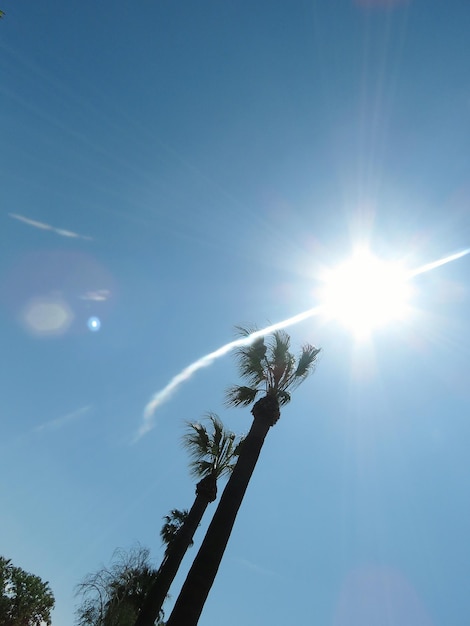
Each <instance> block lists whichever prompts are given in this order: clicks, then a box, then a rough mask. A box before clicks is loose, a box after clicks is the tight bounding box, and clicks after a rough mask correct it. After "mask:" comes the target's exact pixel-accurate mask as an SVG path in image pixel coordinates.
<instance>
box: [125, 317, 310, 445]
mask: <svg viewBox="0 0 470 626" xmlns="http://www.w3.org/2000/svg"><path fill="white" fill-rule="evenodd" d="M320 310H321V307H319V306H316V307H314V308H313V309H308V311H304V312H303V313H299V314H298V315H294V316H293V317H289V318H288V319H286V320H283V321H282V322H277V323H276V324H271V325H270V326H266V328H262V329H261V330H256V331H255V332H254V333H251V335H248V337H241V338H240V339H235V341H231V342H230V343H226V344H225V345H224V346H222V347H221V348H218V349H217V350H214V352H210V353H209V354H206V355H205V356H203V357H201V358H200V359H198V360H197V361H194V363H191V365H188V366H187V367H185V368H184V370H182V371H181V372H180V373H179V374H177V375H176V376H174V377H173V378H172V379H171V380H170V382H169V383H168V385H166V387H164V388H163V389H162V390H161V391H158V392H157V393H156V394H155V395H154V396H153V397H152V399H151V400H150V402H149V403H148V404H147V406H146V407H145V409H144V422H143V424H142V426H141V427H140V428H139V430H138V431H137V434H136V436H135V438H134V442H135V441H138V440H139V439H140V438H141V437H143V436H144V435H146V434H147V433H148V432H149V431H151V430H152V428H153V426H154V423H153V417H154V414H155V411H156V410H157V409H158V407H159V406H161V405H162V404H163V403H164V402H166V401H167V400H169V398H170V397H171V396H172V395H173V393H174V392H175V391H176V390H177V389H178V387H179V386H180V385H182V384H183V383H184V382H186V381H187V380H189V378H191V376H192V375H193V374H194V373H195V372H197V371H198V370H200V369H202V368H203V367H208V366H209V365H212V363H213V362H214V361H215V359H218V358H219V357H221V356H224V355H225V354H227V352H230V350H233V348H238V347H240V346H247V345H249V344H250V343H252V342H253V341H255V340H256V339H258V337H263V336H264V335H268V334H269V333H272V332H274V331H275V330H280V329H281V328H285V327H286V326H292V324H297V323H298V322H302V321H303V320H306V319H307V318H308V317H312V316H313V315H317V314H318V313H319V312H320Z"/></svg>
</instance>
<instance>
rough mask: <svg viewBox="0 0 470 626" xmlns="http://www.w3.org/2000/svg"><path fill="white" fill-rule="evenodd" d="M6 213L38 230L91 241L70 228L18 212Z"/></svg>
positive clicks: (91, 239) (91, 238) (90, 238)
mask: <svg viewBox="0 0 470 626" xmlns="http://www.w3.org/2000/svg"><path fill="white" fill-rule="evenodd" d="M8 215H9V216H10V217H11V218H12V219H14V220H18V221H19V222H23V224H27V225H28V226H32V227H33V228H39V230H50V231H52V232H53V233H56V235H60V236H61V237H69V238H70V239H84V240H85V241H93V237H89V236H88V235H80V234H79V233H74V232H73V231H71V230H64V229H63V228H56V227H55V226H51V224H46V223H44V222H38V221H37V220H32V219H30V218H29V217H25V216H24V215H19V214H18V213H8Z"/></svg>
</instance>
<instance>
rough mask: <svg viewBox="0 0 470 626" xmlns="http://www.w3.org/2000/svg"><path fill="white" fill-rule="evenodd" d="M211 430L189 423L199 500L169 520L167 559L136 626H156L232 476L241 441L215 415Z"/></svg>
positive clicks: (186, 439) (185, 442) (187, 443)
mask: <svg viewBox="0 0 470 626" xmlns="http://www.w3.org/2000/svg"><path fill="white" fill-rule="evenodd" d="M208 422H209V423H210V428H206V427H205V426H204V425H203V424H200V423H199V422H188V424H187V432H186V433H185V435H184V436H183V445H184V447H185V448H186V449H187V450H188V451H189V455H190V458H191V462H190V470H191V474H192V475H193V476H195V477H197V478H199V479H200V480H199V482H198V483H197V485H196V499H195V500H194V503H193V506H192V507H191V509H190V510H189V512H187V513H186V512H184V511H178V510H177V509H174V510H173V511H172V512H171V513H170V516H167V517H166V520H167V522H166V524H164V526H163V528H162V532H161V535H162V538H163V540H164V542H165V543H166V544H167V545H166V549H165V556H164V558H163V561H162V564H161V565H160V568H159V570H158V576H157V578H156V580H155V582H154V584H153V585H152V587H151V589H150V591H149V593H148V595H147V597H146V600H145V602H144V603H143V605H142V609H141V611H140V613H139V616H138V618H137V621H136V624H135V626H152V625H153V623H154V621H155V619H156V617H157V616H158V614H159V611H161V609H162V606H163V602H164V601H165V598H166V596H167V594H168V591H169V589H170V586H171V583H172V582H173V580H174V578H175V576H176V573H177V571H178V568H179V566H180V564H181V561H182V560H183V557H184V555H185V554H186V551H187V549H188V548H189V547H190V546H191V545H192V543H193V537H194V533H195V532H196V530H197V527H198V526H199V524H200V523H201V519H202V517H203V515H204V512H205V510H206V508H207V506H208V505H209V503H211V502H213V501H214V500H215V499H216V497H217V479H218V478H220V477H221V476H224V475H225V474H229V473H230V472H231V471H232V470H233V467H234V466H235V461H236V459H237V458H238V455H239V452H240V444H241V440H240V439H239V438H237V437H236V435H235V434H234V433H232V432H230V431H226V430H225V429H224V426H223V424H222V422H221V421H220V419H219V418H218V417H217V415H215V413H209V414H208Z"/></svg>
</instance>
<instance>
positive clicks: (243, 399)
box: [227, 327, 320, 406]
mask: <svg viewBox="0 0 470 626" xmlns="http://www.w3.org/2000/svg"><path fill="white" fill-rule="evenodd" d="M237 330H238V332H239V334H240V335H241V336H244V337H249V335H251V334H252V332H254V330H253V329H248V328H243V327H237ZM255 330H256V329H255ZM319 353H320V348H315V347H314V346H312V345H310V344H305V345H303V346H302V348H301V351H300V355H299V356H298V358H296V357H295V356H294V355H293V354H292V353H291V352H290V337H289V335H288V334H287V333H286V332H284V331H282V330H278V331H276V332H274V333H273V334H272V335H270V336H269V337H268V338H267V340H265V338H264V337H260V338H259V339H256V340H255V341H253V342H252V343H250V344H249V345H247V346H242V347H241V348H239V349H238V350H237V352H236V356H237V360H238V369H239V373H240V376H241V377H242V378H244V379H245V380H246V381H247V383H248V385H233V386H232V387H230V388H229V389H228V391H227V404H228V405H229V406H249V405H250V404H253V403H254V401H255V400H256V398H257V396H258V394H264V395H266V396H274V397H275V398H276V399H277V401H278V403H279V405H280V406H283V405H284V404H287V403H288V402H290V399H291V395H290V392H291V391H292V390H293V389H295V388H296V387H298V386H299V385H300V384H301V383H302V382H303V381H304V380H305V379H306V378H307V376H308V375H309V374H310V373H311V372H312V370H313V369H314V367H315V365H316V362H317V357H318V354H319ZM288 390H289V391H288Z"/></svg>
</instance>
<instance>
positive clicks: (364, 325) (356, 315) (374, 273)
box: [320, 250, 411, 338]
mask: <svg viewBox="0 0 470 626" xmlns="http://www.w3.org/2000/svg"><path fill="white" fill-rule="evenodd" d="M323 280H324V286H323V288H322V290H321V293H320V301H321V304H322V308H323V312H324V314H325V315H326V317H327V318H328V319H334V320H336V321H338V322H339V323H341V324H342V325H343V326H345V327H347V328H348V329H349V330H350V331H351V332H352V333H353V334H354V335H355V336H356V337H357V338H364V337H367V336H369V335H370V334H371V332H372V331H373V330H375V329H377V328H379V327H381V326H384V325H385V324H387V323H388V322H391V321H394V320H403V319H405V318H406V316H407V315H408V313H409V311H410V307H409V304H408V303H409V298H410V295H411V285H410V282H409V272H406V270H405V269H404V268H403V267H402V266H401V264H399V263H391V262H386V261H382V260H381V259H378V258H377V257H375V256H374V255H373V254H371V253H370V252H368V251H364V250H363V251H358V252H356V253H355V254H354V255H353V257H352V258H351V259H350V260H348V261H347V262H345V263H342V264H341V265H339V266H338V267H336V268H334V269H331V270H327V271H326V272H325V275H324V277H323Z"/></svg>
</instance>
